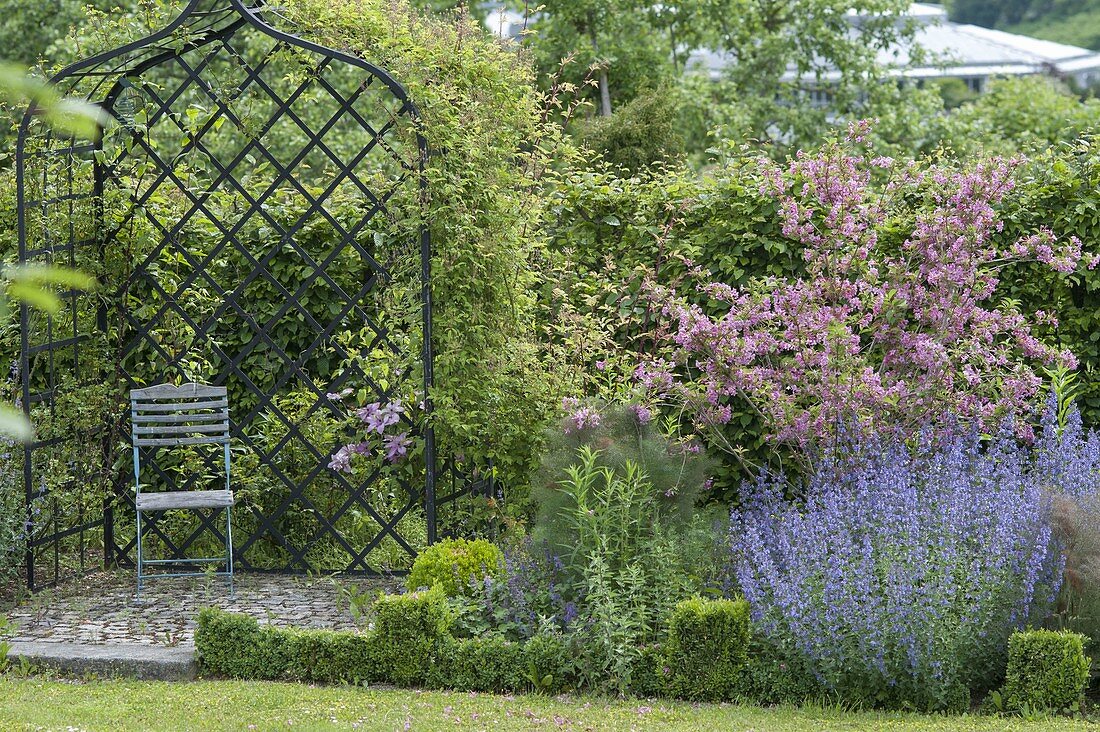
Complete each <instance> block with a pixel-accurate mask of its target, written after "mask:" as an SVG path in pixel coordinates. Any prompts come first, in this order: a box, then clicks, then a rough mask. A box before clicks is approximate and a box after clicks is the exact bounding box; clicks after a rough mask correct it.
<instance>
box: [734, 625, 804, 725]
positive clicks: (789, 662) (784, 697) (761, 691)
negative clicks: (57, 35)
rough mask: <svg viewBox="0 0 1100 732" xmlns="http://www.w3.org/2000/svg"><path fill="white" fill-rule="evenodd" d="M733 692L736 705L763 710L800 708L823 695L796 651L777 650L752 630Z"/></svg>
mask: <svg viewBox="0 0 1100 732" xmlns="http://www.w3.org/2000/svg"><path fill="white" fill-rule="evenodd" d="M732 692H733V693H732V698H733V699H734V700H736V701H739V702H744V703H749V704H757V705H764V706H770V705H772V704H802V703H803V702H805V701H807V700H811V699H816V698H818V697H820V696H822V695H823V689H822V687H821V684H820V683H819V682H818V680H817V679H816V678H814V675H813V672H812V671H811V670H810V669H809V667H808V666H807V664H806V662H805V660H804V659H802V658H801V657H800V656H799V655H798V653H797V651H796V650H795V649H790V650H789V651H788V650H787V649H780V648H778V647H776V646H775V644H773V643H770V642H769V641H768V640H767V639H764V638H761V637H760V635H759V633H757V632H755V628H754V629H753V632H752V634H751V636H750V638H749V646H748V659H747V660H746V662H745V664H744V665H743V666H742V667H741V669H740V671H739V673H738V674H737V679H736V681H735V683H734V685H733V690H732Z"/></svg>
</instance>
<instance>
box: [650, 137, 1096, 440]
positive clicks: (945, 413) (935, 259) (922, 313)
mask: <svg viewBox="0 0 1100 732" xmlns="http://www.w3.org/2000/svg"><path fill="white" fill-rule="evenodd" d="M868 131H869V127H867V126H866V125H863V124H853V125H852V126H851V127H850V129H849V135H848V140H847V142H845V143H833V144H830V145H827V146H826V147H825V148H824V149H823V151H821V152H820V153H817V154H813V155H800V156H798V157H797V158H795V159H793V160H791V161H790V162H789V164H787V165H785V166H775V167H772V168H769V169H767V170H766V172H765V175H766V176H767V177H769V182H768V184H767V186H766V188H767V189H769V190H770V191H771V194H772V195H773V196H774V197H775V199H776V202H777V203H778V205H779V211H780V219H781V221H782V224H783V232H784V234H786V235H787V236H789V237H791V238H792V239H794V240H795V241H796V242H798V243H800V244H801V245H802V246H803V247H804V249H803V253H804V258H805V262H806V265H805V267H806V272H805V275H804V276H799V277H786V278H778V277H763V278H760V279H758V280H757V281H756V282H753V283H752V284H750V285H749V286H747V287H743V288H737V287H733V286H731V284H730V283H727V282H723V281H721V280H717V281H713V280H711V281H705V282H704V283H702V284H700V285H699V290H700V293H701V294H704V295H706V296H707V297H709V298H710V299H711V300H713V301H716V302H717V303H720V307H719V308H717V309H718V311H719V313H720V314H719V315H711V314H710V313H708V312H707V311H706V310H705V309H704V308H703V306H702V305H700V304H697V303H696V302H688V303H684V302H681V301H678V299H677V298H676V297H674V296H670V295H669V294H668V293H667V292H663V291H662V290H660V289H658V290H657V291H658V293H659V299H660V300H661V302H662V303H663V306H664V308H665V310H666V311H667V312H670V313H671V314H672V323H671V324H670V325H669V330H670V335H669V338H668V341H669V343H670V345H671V351H670V352H669V353H668V354H667V356H666V357H665V358H664V359H657V360H655V361H654V362H653V363H652V365H650V366H647V367H645V371H646V372H647V374H648V375H649V378H648V380H649V381H650V382H652V384H651V385H652V386H653V388H654V389H655V390H656V391H657V392H658V393H667V394H669V395H671V396H673V397H676V398H677V399H678V400H681V401H682V403H683V404H684V405H685V406H686V408H687V409H688V410H689V411H690V412H691V413H692V414H693V416H694V419H695V422H696V424H697V425H698V426H699V428H700V429H701V430H707V429H709V428H711V426H712V425H715V424H728V423H729V422H730V420H731V419H732V417H733V413H734V412H733V408H734V406H735V405H737V404H742V403H744V402H746V401H747V402H748V403H749V404H751V405H753V406H754V407H755V409H756V410H757V411H758V412H760V413H761V414H762V415H763V416H764V417H765V420H766V422H767V430H768V434H769V435H770V436H771V437H772V438H773V439H774V440H775V441H777V442H782V443H789V444H794V445H797V446H798V447H799V448H810V449H811V450H813V449H815V448H816V447H820V446H821V445H823V444H827V443H828V442H829V441H830V440H831V439H833V438H834V437H836V432H837V426H838V425H844V426H845V427H846V428H848V429H857V430H859V429H874V430H876V431H877V432H878V433H879V434H885V433H886V432H887V431H888V430H894V431H896V432H897V434H899V435H902V436H907V435H911V434H914V433H915V432H916V431H918V430H920V429H921V428H922V427H926V428H931V429H933V430H937V431H940V432H942V431H944V430H950V429H952V428H953V425H954V424H955V423H956V422H957V421H958V420H963V421H966V422H973V423H976V424H978V425H980V426H981V427H982V428H983V429H987V430H988V429H994V428H995V427H996V425H997V423H998V422H1000V421H1001V420H1003V419H1006V418H1013V419H1015V420H1016V421H1017V424H1016V426H1017V428H1018V429H1019V430H1020V432H1021V434H1026V433H1027V431H1028V430H1029V429H1030V428H1029V423H1028V420H1029V419H1030V418H1031V417H1032V416H1034V414H1037V413H1038V412H1040V411H1041V407H1042V401H1041V393H1040V390H1039V386H1040V384H1041V383H1042V381H1041V378H1040V376H1039V375H1038V373H1037V372H1038V369H1037V367H1038V366H1052V365H1056V364H1060V365H1064V366H1067V367H1069V368H1073V367H1075V366H1076V363H1077V360H1076V358H1075V357H1074V355H1073V354H1072V353H1071V352H1069V351H1068V350H1065V349H1059V348H1056V347H1053V346H1051V345H1048V344H1046V343H1044V342H1042V341H1040V340H1039V339H1038V338H1036V337H1035V334H1034V332H1033V322H1032V321H1033V320H1034V321H1037V322H1038V321H1042V320H1043V318H1042V316H1039V317H1037V318H1029V317H1027V316H1025V315H1023V314H1022V313H1020V312H1019V311H1018V309H1017V308H1016V307H1015V306H1014V305H1013V304H1011V303H1006V302H1003V301H1000V300H998V299H995V298H994V297H993V295H994V293H995V292H996V290H997V288H998V286H999V285H1000V282H1001V279H1000V270H1001V268H1002V267H1003V266H1005V265H1006V264H1013V263H1023V262H1029V263H1030V262H1040V263H1042V264H1043V265H1045V266H1046V267H1047V268H1049V269H1050V270H1053V271H1055V272H1058V273H1061V274H1063V275H1065V274H1069V273H1072V272H1074V271H1075V270H1076V269H1077V268H1078V265H1079V263H1080V262H1081V260H1082V251H1081V241H1080V240H1079V239H1077V238H1076V237H1068V238H1067V239H1065V240H1059V239H1058V238H1057V237H1056V236H1055V235H1054V233H1053V232H1051V231H1050V230H1049V229H1046V228H1039V229H1038V230H1037V231H1034V232H1030V233H1029V234H1028V235H1026V236H1022V237H1020V238H1019V239H1017V240H1015V241H1007V242H1005V241H1001V240H1000V239H999V238H998V236H997V234H998V232H999V231H1000V229H1001V227H1002V226H1003V222H1001V220H1000V218H999V216H998V213H997V207H998V206H999V205H1000V204H1001V203H1002V202H1003V200H1004V197H1005V194H1006V192H1007V191H1008V190H1011V188H1012V186H1013V185H1014V177H1015V169H1016V168H1017V167H1018V166H1019V163H1018V162H1016V161H1007V160H1000V159H993V160H989V161H982V162H979V163H977V164H975V165H973V166H970V167H967V168H964V169H959V170H937V169H928V170H922V169H921V168H920V166H919V165H918V166H913V167H909V168H906V169H905V170H904V172H901V171H899V172H897V173H896V174H895V175H894V177H893V178H892V179H891V183H890V184H889V185H887V186H886V187H884V188H883V187H879V186H875V185H873V180H874V177H875V174H876V171H878V170H879V169H887V170H890V169H893V168H894V167H895V165H896V163H895V161H893V160H892V159H889V158H882V157H873V153H872V152H870V151H867V150H864V149H862V148H861V147H860V145H861V144H862V140H863V138H864V137H865V136H866V135H867V134H868ZM761 164H762V165H764V166H767V163H765V162H763V161H762V163H761ZM914 199H916V200H919V201H921V202H922V204H923V205H922V207H921V210H920V211H919V212H917V213H916V214H915V215H914V214H909V215H906V214H905V213H904V212H903V211H904V209H905V208H907V207H908V206H909V205H910V204H909V201H911V200H914ZM895 216H898V218H895ZM899 240H900V241H899ZM946 251H950V255H949V256H945V254H944V252H946ZM704 276H705V273H704ZM706 279H708V280H709V278H706ZM662 293H663V294H662ZM672 363H676V364H680V365H682V366H684V367H687V366H689V365H690V368H685V369H680V370H675V369H672V368H670V365H671V364H672ZM685 374H686V375H685ZM715 444H716V445H721V444H722V443H721V442H720V441H717V442H716V443H715Z"/></svg>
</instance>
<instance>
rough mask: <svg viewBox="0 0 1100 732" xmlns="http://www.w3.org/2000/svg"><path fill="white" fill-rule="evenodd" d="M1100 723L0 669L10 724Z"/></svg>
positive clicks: (854, 726)
mask: <svg viewBox="0 0 1100 732" xmlns="http://www.w3.org/2000/svg"><path fill="white" fill-rule="evenodd" d="M287 728H292V729H307V730H327V729H367V730H404V729H411V730H520V729H524V730H526V729H537V730H555V729H567V730H722V731H723V732H726V731H729V732H733V731H735V730H745V731H748V730H754V731H756V732H787V731H790V730H815V731H816V730H845V731H855V730H913V731H914V732H917V731H924V730H965V731H970V730H990V732H992V731H993V730H998V731H1000V730H1036V732H1038V731H1039V730H1043V731H1044V732H1046V731H1047V730H1050V731H1052V732H1056V731H1057V730H1084V729H1093V730H1100V724H1096V723H1092V724H1090V723H1086V722H1081V721H1073V720H1066V719H1048V720H1042V721H1036V722H1025V721H1023V720H1020V719H1007V718H1005V719H1001V718H997V717H982V716H977V717H944V716H922V715H914V714H888V713H864V712H843V711H840V710H837V709H828V708H825V709H822V708H808V709H792V708H782V709H757V708H751V707H735V706H729V705H692V704H682V703H665V702H645V701H637V700H631V701H607V700H603V699H593V698H583V697H581V698H576V699H566V698H549V697H540V696H518V697H511V696H503V697H502V696H491V695H487V694H462V693H448V692H417V691H389V690H371V689H358V688H350V687H331V686H330V687H313V686H305V685H298V684H278V683H264V682H239V681H202V682H195V683H190V684H182V683H155V682H137V681H91V682H86V683H76V682H63V681H48V680H43V679H29V680H20V679H14V678H0V729H2V730H5V732H7V731H9V730H71V729H76V730H89V731H91V730H112V731H114V730H251V729H255V730H271V729H287Z"/></svg>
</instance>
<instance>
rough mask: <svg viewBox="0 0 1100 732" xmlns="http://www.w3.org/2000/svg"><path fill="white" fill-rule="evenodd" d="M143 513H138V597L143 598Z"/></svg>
mask: <svg viewBox="0 0 1100 732" xmlns="http://www.w3.org/2000/svg"><path fill="white" fill-rule="evenodd" d="M141 549H142V547H141V511H137V597H138V598H139V599H140V598H141V585H142V580H143V578H144V576H143V575H142V562H143V561H144V559H145V557H144V556H143V555H142V553H141Z"/></svg>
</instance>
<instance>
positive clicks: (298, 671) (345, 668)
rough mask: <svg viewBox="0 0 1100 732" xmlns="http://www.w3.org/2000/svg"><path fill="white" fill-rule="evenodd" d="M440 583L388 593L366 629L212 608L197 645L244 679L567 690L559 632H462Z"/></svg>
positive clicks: (218, 669) (216, 667)
mask: <svg viewBox="0 0 1100 732" xmlns="http://www.w3.org/2000/svg"><path fill="white" fill-rule="evenodd" d="M449 612H450V611H449V608H448V606H447V603H446V598H445V596H444V595H443V593H442V591H441V590H439V589H436V590H432V591H428V592H413V593H409V594H407V595H384V596H382V597H381V598H379V600H378V601H377V602H376V603H375V604H374V608H373V613H374V629H373V630H372V631H370V632H367V633H356V632H352V631H330V630H295V629H288V628H275V627H270V626H261V625H260V624H259V622H258V621H257V620H256V619H255V618H252V617H249V616H247V615H240V614H236V613H229V612H226V611H224V610H219V609H216V608H204V609H203V610H201V611H200V612H199V615H198V628H197V629H196V631H195V648H196V650H197V651H198V656H199V662H200V663H201V665H202V669H203V671H204V673H210V674H216V675H223V676H232V677H236V678H244V679H266V680H290V681H318V682H329V683H350V684H362V683H375V682H380V683H391V684H397V685H401V686H413V685H425V686H429V687H433V688H441V689H456V690H459V691H487V692H504V691H529V690H535V691H553V692H558V691H563V690H565V689H567V688H570V687H571V686H572V684H573V674H572V670H571V666H570V662H569V652H568V648H567V644H566V642H565V640H564V639H563V638H562V637H561V636H552V635H540V636H535V637H534V638H532V639H530V640H528V641H526V642H525V643H514V642H511V641H507V640H505V639H504V638H502V637H499V636H486V637H483V638H470V639H462V640H456V639H455V638H454V637H453V636H451V634H450V615H449Z"/></svg>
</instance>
